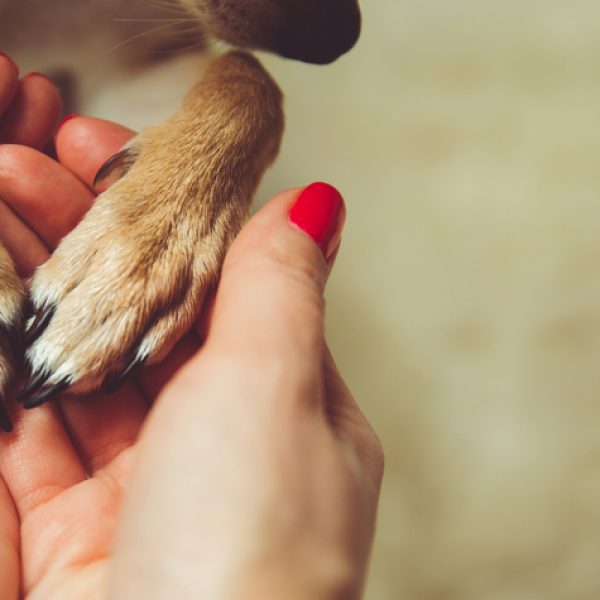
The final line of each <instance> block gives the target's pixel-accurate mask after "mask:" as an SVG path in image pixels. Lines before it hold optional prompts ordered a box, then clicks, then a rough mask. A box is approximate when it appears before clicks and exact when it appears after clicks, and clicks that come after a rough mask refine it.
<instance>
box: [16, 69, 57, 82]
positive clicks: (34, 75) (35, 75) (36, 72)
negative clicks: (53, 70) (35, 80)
mask: <svg viewBox="0 0 600 600" xmlns="http://www.w3.org/2000/svg"><path fill="white" fill-rule="evenodd" d="M30 77H43V78H44V79H46V80H47V81H50V82H51V83H52V80H51V79H50V77H48V75H46V74H45V73H40V72H39V71H32V72H31V73H27V75H25V77H24V78H23V79H29V78H30Z"/></svg>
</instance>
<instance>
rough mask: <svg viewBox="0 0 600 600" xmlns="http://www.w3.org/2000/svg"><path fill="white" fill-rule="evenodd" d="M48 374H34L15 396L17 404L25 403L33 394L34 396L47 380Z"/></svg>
mask: <svg viewBox="0 0 600 600" xmlns="http://www.w3.org/2000/svg"><path fill="white" fill-rule="evenodd" d="M49 377H50V374H49V373H48V372H47V371H38V372H37V373H34V374H33V375H32V376H31V378H30V379H29V382H28V383H27V385H26V386H25V387H24V388H23V389H22V390H21V391H20V392H19V394H18V395H17V400H18V401H19V402H26V401H27V400H28V399H29V398H30V397H31V396H32V395H33V394H35V393H36V392H37V391H38V390H39V389H40V388H41V387H42V386H43V385H44V384H45V383H46V381H47V380H48V378H49Z"/></svg>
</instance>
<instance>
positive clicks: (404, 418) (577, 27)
mask: <svg viewBox="0 0 600 600" xmlns="http://www.w3.org/2000/svg"><path fill="white" fill-rule="evenodd" d="M363 10H364V17H365V18H364V35H363V37H362V40H361V42H360V45H359V46H358V47H357V48H356V50H355V51H353V52H352V53H351V54H350V55H348V56H347V57H345V58H344V59H343V60H341V61H340V62H339V63H337V64H335V65H333V66H331V67H328V68H325V69H315V68H314V67H303V66H297V65H289V64H285V63H282V62H281V61H278V60H275V59H273V60H269V64H270V65H271V68H272V71H273V72H274V73H275V74H276V75H277V77H278V79H279V81H280V82H281V83H282V85H283V87H284V89H285V91H286V93H287V98H288V99H287V108H288V115H289V121H288V130H287V137H286V141H285V145H284V149H283V153H282V156H281V159H280V161H279V163H278V165H277V167H276V168H275V169H274V170H273V171H272V172H271V173H270V175H269V176H268V178H267V180H266V181H265V184H264V186H263V188H262V193H261V196H262V197H263V198H264V197H267V196H268V195H270V194H271V193H272V192H274V191H275V190H277V189H279V188H281V187H286V186H290V185H296V184H302V183H305V182H308V181H311V180H313V179H318V178H322V179H325V180H328V181H331V182H334V183H336V184H337V185H339V187H340V188H341V189H342V190H343V191H344V193H345V196H346V199H347V203H348V223H347V228H346V232H345V236H344V240H343V248H342V252H341V254H340V256H339V260H338V264H337V267H336V271H335V273H334V275H333V277H332V280H331V283H330V288H329V293H328V310H329V321H328V323H329V339H330V342H331V346H332V347H333V350H334V352H335V354H336V356H337V358H338V361H339V364H340V367H341V369H342V371H343V372H344V373H345V375H346V377H347V379H348V380H349V382H350V384H351V386H352V388H353V389H354V391H355V393H356V396H357V397H358V399H359V400H360V402H361V404H362V406H363V407H364V410H365V412H366V413H367V415H368V416H369V418H370V419H371V421H372V422H373V424H374V426H375V427H376V429H377V430H378V432H379V433H380V435H381V438H382V440H383V443H384V445H385V448H386V452H387V473H386V479H385V485H384V489H383V497H382V502H381V514H380V524H379V532H378V536H377V541H376V544H375V552H374V558H373V564H372V571H371V578H370V583H369V586H368V593H367V598H368V599H370V600H384V599H390V600H392V599H394V600H395V599H400V598H406V599H409V600H429V599H432V600H433V599H438V598H439V599H444V600H449V599H457V600H471V599H472V600H488V599H489V600H492V599H493V600H497V599H502V600H521V599H527V600H530V599H538V598H539V599H544V600H554V599H557V600H558V599H565V600H567V599H568V600H579V599H581V600H584V599H585V600H587V599H592V598H600V570H598V564H599V562H600V561H599V559H600V164H599V162H600V142H599V140H600V103H599V100H600V4H598V3H597V2H594V1H590V2H585V1H574V0H571V1H566V0H565V1H563V2H558V1H552V0H545V1H541V0H540V1H535V0H521V1H519V2H517V1H516V0H508V1H507V0H502V1H500V0H486V1H481V0H479V1H475V0H452V2H445V1H443V0H402V1H400V0H377V1H375V0H366V1H364V2H363Z"/></svg>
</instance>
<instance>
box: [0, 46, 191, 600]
mask: <svg viewBox="0 0 600 600" xmlns="http://www.w3.org/2000/svg"><path fill="white" fill-rule="evenodd" d="M0 58H1V57H0ZM10 69H11V66H10V64H9V63H8V62H7V61H6V60H4V59H2V60H0V116H1V115H3V116H1V118H0V198H1V200H0V239H1V240H2V242H3V243H4V244H5V246H6V247H7V249H8V250H9V251H10V252H11V254H12V256H13V258H14V260H15V264H16V265H17V268H18V270H19V272H20V273H21V275H22V276H23V278H24V279H27V278H28V277H29V276H30V275H31V273H32V272H33V270H34V269H35V267H36V266H38V265H39V264H41V263H42V262H44V261H45V260H46V259H47V257H48V256H49V253H50V252H51V251H52V249H53V248H54V247H55V246H56V245H57V243H58V242H59V241H60V239H61V238H62V237H63V236H64V235H65V234H67V233H68V232H69V231H70V230H71V229H72V228H73V227H74V226H75V225H76V224H77V223H78V222H79V220H80V219H81V217H82V216H83V215H84V214H85V211H86V210H87V209H88V208H89V206H90V205H91V203H92V201H93V199H94V193H93V192H92V191H91V182H92V180H93V177H94V175H95V173H96V171H97V170H98V168H99V166H100V165H101V164H102V163H103V162H104V161H105V160H106V159H107V158H108V157H109V156H110V155H111V154H113V153H114V152H116V151H117V150H118V149H119V148H120V147H121V146H122V145H123V144H124V143H125V142H126V141H127V140H128V139H129V138H130V137H131V136H132V135H133V132H131V131H128V130H126V129H124V128H121V127H118V126H116V125H113V124H109V123H104V122H101V121H97V120H91V119H84V118H78V119H74V120H72V121H69V122H67V123H66V124H65V125H64V126H63V127H62V128H61V129H60V132H59V133H58V135H57V139H56V148H57V154H58V156H59V159H60V162H56V161H54V160H52V159H51V158H49V157H48V156H47V155H45V154H43V153H42V152H41V151H39V150H38V149H36V148H43V147H45V146H46V144H47V143H48V141H49V138H50V135H51V132H52V130H53V129H54V127H55V122H56V118H57V116H58V114H59V111H60V100H59V98H58V93H57V91H56V90H55V89H54V88H53V86H52V85H51V84H50V82H49V81H47V80H45V79H44V78H43V77H40V76H30V77H26V78H24V79H22V80H21V81H20V82H19V80H18V79H17V76H16V73H12V72H11V71H10ZM16 144H19V145H16ZM198 347H199V337H198V336H196V335H195V334H194V333H191V334H189V335H188V336H187V337H186V338H184V339H183V340H182V341H181V342H180V343H179V344H178V346H177V347H176V348H175V349H174V351H173V353H172V354H171V356H170V357H169V358H168V359H167V360H166V361H165V362H164V363H163V364H162V365H160V366H159V367H157V368H155V369H147V370H144V371H143V372H140V373H139V374H138V377H137V378H136V381H130V382H128V383H127V384H126V385H124V386H123V387H122V388H121V389H120V390H119V391H118V392H116V393H115V394H113V395H110V396H107V395H104V394H96V395H94V396H92V397H89V398H85V399H78V398H66V399H64V400H62V401H59V402H57V403H55V404H51V405H47V406H42V407H40V408H37V409H35V410H30V411H24V410H23V409H22V408H21V407H19V406H17V403H16V402H14V401H13V402H9V410H10V412H11V415H12V417H13V420H14V422H15V430H14V432H13V433H12V434H5V435H2V436H0V474H1V475H2V478H1V479H0V586H1V589H2V597H3V598H6V599H7V600H8V599H9V598H16V597H18V595H19V594H22V595H23V596H25V597H27V598H32V599H33V598H43V599H44V600H52V599H54V598H60V599H61V600H64V599H68V598H95V597H99V596H102V595H103V594H104V593H105V591H106V586H105V581H106V570H107V565H108V560H109V558H110V552H111V546H112V542H113V536H114V532H115V526H116V521H117V515H118V512H119V508H120V503H121V495H122V489H123V483H124V481H125V480H126V478H127V476H128V473H129V471H130V466H131V464H132V460H133V458H134V455H135V444H136V440H137V439H138V436H139V431H140V428H141V426H142V423H143V421H144V419H145V416H146V414H147V412H148V410H149V407H150V405H151V403H152V401H153V399H154V398H155V397H156V395H157V393H158V392H159V390H160V389H161V388H162V386H163V385H164V383H165V382H166V381H168V380H169V379H170V377H171V376H172V374H173V373H174V372H175V370H177V368H178V367H179V366H180V365H181V364H182V363H183V362H185V360H186V359H187V358H189V357H190V356H191V355H193V354H194V352H195V351H196V350H197V348H198Z"/></svg>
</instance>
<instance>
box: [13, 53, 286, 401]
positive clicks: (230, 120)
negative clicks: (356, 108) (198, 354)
mask: <svg viewBox="0 0 600 600" xmlns="http://www.w3.org/2000/svg"><path fill="white" fill-rule="evenodd" d="M282 131H283V113H282V107H281V94H280V92H279V90H278V88H277V86H276V85H275V83H274V82H273V80H272V79H271V77H270V76H269V75H268V74H267V73H266V72H265V70H264V69H263V68H262V66H261V65H260V63H259V62H258V61H257V60H256V59H254V58H253V57H252V56H250V55H248V54H245V53H242V52H231V53H229V54H226V55H224V56H221V57H219V58H217V59H215V60H214V62H213V63H212V64H211V65H210V66H209V68H208V70H207V72H206V74H205V76H204V78H203V79H202V80H201V81H200V83H199V84H198V85H197V86H196V87H195V88H194V89H193V90H192V91H191V92H190V93H189V94H188V96H187V97H186V100H185V102H184V105H183V107H182V109H181V110H180V111H179V112H178V113H177V114H176V115H175V116H173V117H172V118H171V119H169V120H168V121H166V122H165V123H163V124H161V125H159V126H155V127H152V128H150V129H148V130H146V131H144V132H143V133H142V134H140V135H139V136H138V137H136V138H135V139H134V140H133V141H132V142H131V143H130V144H128V146H127V147H126V148H125V149H124V150H123V151H122V152H120V153H119V154H118V155H117V157H116V158H115V159H114V160H111V161H109V163H108V165H107V166H106V168H104V169H103V170H101V176H104V175H106V174H107V173H108V172H109V171H112V172H115V171H116V172H118V173H119V175H122V177H121V178H120V179H118V181H117V182H116V183H115V184H114V185H112V187H110V188H109V189H108V190H107V191H106V192H105V193H103V194H102V195H100V196H99V197H98V199H97V200H96V202H95V204H94V206H93V207H92V208H91V210H90V211H89V212H88V214H87V215H86V216H85V218H84V219H83V221H82V222H81V223H80V224H79V226H78V227H77V228H76V229H75V230H73V232H72V233H70V234H69V235H68V236H67V237H66V238H65V239H64V240H63V241H62V242H61V244H60V245H59V247H58V248H57V250H56V251H55V252H54V254H53V256H52V257H51V258H50V260H49V261H48V262H47V263H46V264H44V265H42V267H40V268H39V269H38V271H37V273H36V275H35V277H34V280H33V283H32V289H31V294H32V302H33V306H34V317H33V319H32V322H31V323H30V325H29V328H28V332H27V334H26V341H27V343H28V344H29V347H28V349H27V353H26V357H27V360H28V362H29V364H30V367H31V371H32V373H33V376H32V379H31V381H30V383H29V385H28V387H27V388H26V389H25V390H24V392H23V394H22V398H21V399H22V400H24V403H25V406H26V407H33V406H36V405H38V404H41V403H43V402H44V401H45V400H47V399H49V398H51V397H52V396H54V395H56V394H57V393H59V392H60V391H63V390H64V389H66V388H71V390H72V391H76V392H81V391H90V390H92V389H95V388H97V387H99V386H101V385H103V384H104V385H105V387H107V388H110V387H113V386H114V385H115V384H116V383H118V382H119V381H120V380H121V379H122V378H123V375H125V374H127V373H129V372H130V371H131V370H132V369H133V368H135V367H136V366H137V365H140V364H142V363H146V364H151V363H154V362H157V361H159V360H160V359H161V358H163V357H164V356H165V354H167V353H168V352H169V350H170V349H171V348H172V347H173V345H174V344H175V342H176V341H177V340H178V339H179V338H180V337H181V335H182V334H183V333H184V332H185V331H186V330H187V329H188V328H189V327H190V326H191V324H192V322H193V320H194V318H195V317H196V316H197V315H198V313H199V311H200V309H201V306H202V302H203V299H204V296H205V293H206V291H207V289H208V288H209V287H210V286H211V285H213V284H214V283H215V281H216V278H217V276H218V273H219V269H220V266H221V262H222V260H223V258H224V254H225V251H226V249H227V247H228V246H229V244H230V243H231V241H232V240H233V238H234V237H235V235H236V234H237V233H238V231H239V229H240V228H241V226H242V224H243V222H244V220H245V218H246V216H247V213H248V209H249V206H250V202H251V199H252V195H253V193H254V191H255V189H256V187H257V185H258V182H259V180H260V177H261V175H262V173H263V171H264V169H265V168H266V167H267V166H268V165H269V164H270V163H271V162H272V161H273V160H274V158H275V156H276V154H277V151H278V148H279V144H280V140H281V135H282Z"/></svg>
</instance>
